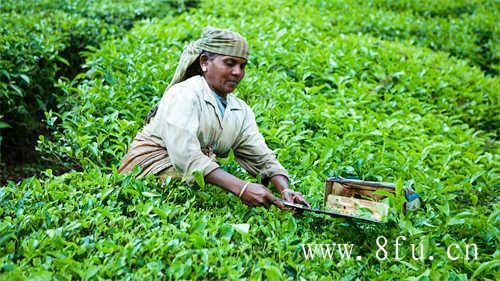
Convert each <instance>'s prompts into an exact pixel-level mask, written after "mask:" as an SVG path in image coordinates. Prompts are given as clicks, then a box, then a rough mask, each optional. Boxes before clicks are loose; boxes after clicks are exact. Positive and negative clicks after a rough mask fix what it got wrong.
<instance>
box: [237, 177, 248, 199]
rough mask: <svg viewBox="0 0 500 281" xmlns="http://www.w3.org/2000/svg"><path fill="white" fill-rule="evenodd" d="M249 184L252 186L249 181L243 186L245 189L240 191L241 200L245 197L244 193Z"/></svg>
mask: <svg viewBox="0 0 500 281" xmlns="http://www.w3.org/2000/svg"><path fill="white" fill-rule="evenodd" d="M249 184H250V182H249V181H247V183H245V185H244V186H243V188H242V189H241V191H240V195H238V197H239V198H241V196H242V195H243V193H244V192H245V190H246V189H247V187H248V185H249Z"/></svg>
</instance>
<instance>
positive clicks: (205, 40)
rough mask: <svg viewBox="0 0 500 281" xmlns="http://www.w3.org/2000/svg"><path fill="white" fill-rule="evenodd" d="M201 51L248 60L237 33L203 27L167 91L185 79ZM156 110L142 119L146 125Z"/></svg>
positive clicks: (191, 44)
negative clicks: (199, 36)
mask: <svg viewBox="0 0 500 281" xmlns="http://www.w3.org/2000/svg"><path fill="white" fill-rule="evenodd" d="M202 51H208V52H211V53H216V54H221V55H226V56H233V57H241V58H244V59H248V43H247V40H245V38H243V37H242V36H241V35H240V34H239V33H237V32H233V31H230V30H227V29H218V28H214V27H205V28H204V29H203V32H202V35H201V38H200V39H198V40H196V41H194V42H192V43H190V44H188V45H187V46H186V47H185V48H184V51H183V52H182V55H181V59H180V60H179V64H178V65H177V68H176V69H175V73H174V77H173V78H172V81H170V84H169V85H168V87H167V90H168V89H169V88H170V87H172V86H173V85H175V84H177V83H179V82H182V81H183V80H184V79H185V78H186V77H185V76H186V71H187V70H188V68H189V67H190V66H191V64H193V63H194V62H195V61H196V59H197V58H198V56H199V55H200V54H201V52H202ZM157 110H158V104H157V105H156V106H155V107H153V108H152V109H151V111H150V112H149V114H148V115H147V116H146V118H145V119H144V122H145V123H146V124H148V123H149V121H150V120H151V118H153V117H154V116H155V115H156V111H157Z"/></svg>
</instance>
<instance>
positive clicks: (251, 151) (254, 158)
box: [234, 105, 289, 179]
mask: <svg viewBox="0 0 500 281" xmlns="http://www.w3.org/2000/svg"><path fill="white" fill-rule="evenodd" d="M245 111H246V112H245V119H244V123H243V127H242V131H241V133H240V135H239V136H238V138H237V140H236V144H235V147H234V152H235V157H236V161H238V163H239V164H240V165H241V166H242V167H243V168H244V169H245V170H246V171H248V172H249V173H250V174H252V175H253V176H260V177H261V178H263V179H268V178H270V177H272V176H275V175H284V176H286V177H287V178H288V177H289V176H288V172H287V171H286V170H285V168H283V166H282V165H281V164H280V163H279V162H278V160H277V159H276V157H275V155H274V153H273V152H272V151H271V150H270V149H269V148H268V147H267V145H266V142H265V140H264V137H263V136H262V135H261V134H260V132H259V129H258V127H257V123H256V122H255V115H254V114H253V112H252V110H251V108H250V107H248V105H246V108H245Z"/></svg>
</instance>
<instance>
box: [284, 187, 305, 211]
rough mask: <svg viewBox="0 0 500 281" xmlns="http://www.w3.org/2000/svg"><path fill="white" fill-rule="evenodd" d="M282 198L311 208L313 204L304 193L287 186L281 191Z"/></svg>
mask: <svg viewBox="0 0 500 281" xmlns="http://www.w3.org/2000/svg"><path fill="white" fill-rule="evenodd" d="M281 198H283V200H285V201H286V202H290V203H295V204H301V205H305V206H307V207H309V208H311V205H310V204H309V203H308V202H307V201H306V199H304V196H303V195H302V193H300V192H297V191H293V190H291V189H290V188H285V189H283V190H282V191H281Z"/></svg>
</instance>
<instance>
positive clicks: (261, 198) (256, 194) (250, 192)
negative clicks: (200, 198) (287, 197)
mask: <svg viewBox="0 0 500 281" xmlns="http://www.w3.org/2000/svg"><path fill="white" fill-rule="evenodd" d="M205 181H206V182H208V183H211V184H215V185H218V186H220V187H222V188H223V189H225V190H227V191H229V192H231V193H233V194H234V195H236V196H239V197H240V199H241V201H242V202H243V203H245V204H246V205H248V206H251V207H257V206H262V205H263V206H265V207H266V208H267V207H269V206H270V205H271V204H274V205H276V206H277V207H278V208H280V209H282V210H284V209H286V208H285V206H284V205H283V203H281V201H280V200H279V199H278V198H276V197H274V195H273V194H272V193H271V192H270V191H269V190H268V189H267V188H266V187H265V186H263V185H261V184H256V183H249V184H248V185H247V187H246V189H245V190H243V187H244V186H245V185H246V184H247V182H245V181H243V180H241V179H239V178H237V177H235V176H233V175H231V174H230V173H228V172H226V171H224V170H222V169H220V168H217V169H215V170H213V171H212V172H210V173H208V174H207V175H206V176H205ZM242 191H243V192H242ZM240 193H241V196H240Z"/></svg>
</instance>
